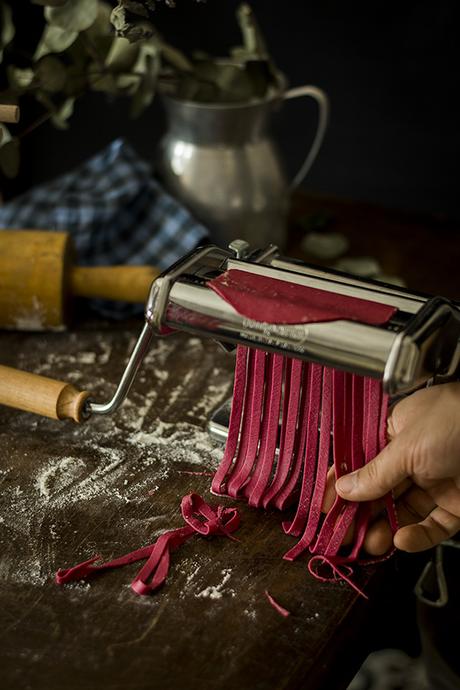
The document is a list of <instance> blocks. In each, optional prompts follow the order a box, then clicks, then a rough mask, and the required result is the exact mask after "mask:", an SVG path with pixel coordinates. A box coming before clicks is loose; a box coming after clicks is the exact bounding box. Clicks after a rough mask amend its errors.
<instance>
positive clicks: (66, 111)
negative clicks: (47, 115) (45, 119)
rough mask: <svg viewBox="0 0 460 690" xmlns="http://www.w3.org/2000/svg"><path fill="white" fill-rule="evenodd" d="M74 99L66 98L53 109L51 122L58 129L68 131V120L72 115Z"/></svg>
mask: <svg viewBox="0 0 460 690" xmlns="http://www.w3.org/2000/svg"><path fill="white" fill-rule="evenodd" d="M74 103H75V98H66V100H65V101H64V102H63V103H62V104H61V105H60V106H59V107H58V108H56V109H55V111H54V112H53V114H52V115H51V122H52V123H53V124H54V125H55V127H57V128H58V129H68V128H69V123H68V120H69V118H70V117H71V116H72V115H73V109H74Z"/></svg>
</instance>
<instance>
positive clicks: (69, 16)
mask: <svg viewBox="0 0 460 690" xmlns="http://www.w3.org/2000/svg"><path fill="white" fill-rule="evenodd" d="M97 15H98V0H67V2H66V3H65V5H62V7H47V8H46V9H45V18H46V20H47V21H48V23H49V24H50V25H51V26H58V27H59V28H60V29H64V30H65V31H78V32H79V31H85V29H89V27H90V26H91V24H93V23H94V22H95V21H96V18H97Z"/></svg>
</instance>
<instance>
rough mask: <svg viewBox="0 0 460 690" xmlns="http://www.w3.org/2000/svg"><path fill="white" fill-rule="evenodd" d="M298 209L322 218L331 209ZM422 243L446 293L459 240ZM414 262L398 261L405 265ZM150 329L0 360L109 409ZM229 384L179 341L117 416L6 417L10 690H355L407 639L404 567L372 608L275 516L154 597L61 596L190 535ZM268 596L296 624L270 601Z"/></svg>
mask: <svg viewBox="0 0 460 690" xmlns="http://www.w3.org/2000/svg"><path fill="white" fill-rule="evenodd" d="M302 203H304V207H303V209H302V212H305V213H306V214H308V213H315V212H316V210H317V209H318V208H320V209H321V208H322V207H323V206H324V204H325V203H326V202H325V201H324V200H319V201H317V200H308V199H307V200H303V201H302ZM309 204H310V205H309ZM315 204H316V205H315ZM318 204H319V206H318ZM331 204H332V205H333V204H336V205H335V206H331ZM329 208H332V209H333V211H332V212H333V215H334V218H335V220H334V223H336V224H337V225H338V226H339V227H340V228H341V230H345V231H347V230H346V226H347V221H345V220H344V221H341V216H340V213H341V212H343V213H344V217H348V216H347V214H348V213H349V211H348V206H347V205H346V204H345V205H342V206H340V203H339V202H330V204H329ZM378 213H379V212H378V211H376V210H374V215H375V223H376V224H377V226H378V218H380V216H379V215H378ZM350 215H353V214H351V211H350ZM353 217H354V216H353ZM340 223H341V225H340ZM353 227H355V226H353ZM373 227H376V225H375V224H374V226H373ZM391 227H392V224H391V223H388V228H389V229H391ZM349 229H350V236H353V232H355V230H353V228H352V226H351V225H350V228H349ZM295 232H296V231H295V230H294V235H293V236H294V237H295ZM298 232H300V230H299V231H298ZM385 232H386V231H385V229H384V228H383V227H382V226H378V233H377V231H376V235H375V237H374V240H373V244H372V247H373V246H374V244H375V246H377V245H378V244H379V243H380V244H382V246H383V247H386V241H385V242H383V240H382V237H381V235H382V233H383V234H385ZM400 232H401V236H402V235H403V229H402V227H401V230H400ZM406 236H407V235H406ZM426 237H427V238H429V243H430V244H429V245H428V244H427V246H426V254H425V265H422V264H423V261H421V259H420V255H418V259H417V260H418V262H419V266H420V271H421V275H422V278H421V279H420V280H421V282H423V287H425V289H433V288H432V286H433V284H434V285H435V283H436V279H435V278H434V277H433V273H434V269H433V271H431V270H430V269H431V267H435V268H436V272H437V275H438V276H439V280H440V285H441V287H442V289H444V286H445V278H446V275H445V271H446V269H445V268H443V267H448V266H450V265H451V264H450V262H452V261H454V259H453V257H452V251H451V250H452V247H455V248H456V247H457V244H458V243H457V241H456V242H455V243H453V244H452V246H450V245H449V246H450V250H449V252H444V251H443V243H442V241H441V240H440V238H439V235H437V236H431V235H429V234H427V235H426ZM367 239H368V238H367V236H366V238H365V239H363V243H365V242H367ZM413 241H414V242H415V238H414V240H413ZM427 241H428V239H427ZM388 242H389V243H390V244H391V243H394V242H395V238H394V235H391V237H390V239H388ZM398 246H399V247H400V249H398V252H396V250H395V249H394V248H393V249H391V247H390V248H388V261H387V263H388V264H390V263H391V262H390V260H389V257H390V256H391V257H393V259H392V261H393V260H394V261H396V259H395V257H397V256H399V252H401V253H404V251H406V250H405V249H404V248H403V243H402V242H400V243H399V245H398ZM372 247H371V246H370V245H369V250H368V249H367V246H366V251H365V252H362V253H371V252H370V249H372ZM293 251H294V253H296V248H295V246H293ZM456 252H457V254H456V257H457V258H456V260H457V262H458V259H459V258H460V257H459V251H458V249H456ZM355 253H356V252H355ZM358 253H359V252H358ZM373 253H374V254H376V252H375V251H374V252H373ZM381 258H382V257H381ZM382 260H383V262H384V263H385V260H386V259H385V256H383V258H382ZM410 265H411V263H410V261H409V262H406V260H404V261H403V259H401V269H403V268H404V267H405V266H410ZM457 265H458V264H457ZM385 270H388V271H393V270H394V268H393V266H391V265H388V266H385ZM400 272H402V273H403V275H404V271H402V270H401V271H400ZM414 275H415V274H414ZM430 280H431V283H430ZM443 280H444V282H443ZM425 282H428V283H430V285H425ZM415 287H418V286H415ZM451 287H453V286H452V285H451ZM440 290H441V288H440ZM434 291H437V290H436V289H435V290H434ZM446 292H448V290H446ZM139 328H140V322H139V323H129V324H124V325H123V326H120V325H114V324H109V323H106V322H102V321H97V322H91V323H89V324H86V325H82V324H80V325H79V326H78V327H77V328H76V330H75V329H74V330H72V331H71V332H66V333H54V334H18V333H6V332H2V333H1V334H0V361H1V362H2V363H3V364H7V365H14V366H18V367H22V368H25V369H29V370H32V371H35V372H37V373H43V374H45V375H49V376H52V377H54V378H62V379H63V380H68V381H71V382H74V383H75V384H76V385H78V386H79V387H86V388H89V389H90V390H91V392H92V394H93V396H94V398H95V399H99V400H101V401H103V400H105V399H107V398H108V397H109V396H110V394H111V393H112V392H113V390H114V386H115V383H116V382H117V380H118V378H119V376H120V374H121V372H122V368H123V365H124V363H125V360H126V357H127V354H128V352H129V351H130V349H131V347H132V344H133V338H134V337H135V336H136V335H137V330H138V329H139ZM231 372H232V360H231V357H229V356H226V355H225V354H224V353H222V352H221V351H220V350H218V348H217V347H216V346H215V345H214V344H213V343H211V342H207V343H202V342H200V341H199V340H197V339H195V338H190V337H186V336H184V335H176V336H172V337H171V338H170V339H166V340H159V341H157V342H156V343H155V344H154V346H153V348H152V351H151V353H150V354H149V356H148V359H147V362H146V363H145V366H144V368H143V370H142V372H141V374H140V376H139V377H138V379H137V382H136V385H135V388H134V390H133V391H132V393H131V394H130V397H129V400H128V402H127V403H126V404H125V406H124V407H123V408H122V409H121V410H120V411H119V412H117V413H116V414H115V415H113V416H111V417H105V418H103V417H99V418H93V419H91V420H90V421H88V422H87V423H86V424H85V425H83V426H81V427H77V426H76V425H73V424H71V423H58V422H53V421H51V420H46V419H41V418H38V417H34V416H32V415H27V414H24V413H20V412H17V411H13V410H8V409H6V408H0V449H1V455H0V457H1V460H0V480H1V487H2V491H1V496H0V535H1V556H0V574H1V579H2V587H1V589H0V610H1V612H2V613H1V621H2V625H1V627H0V662H1V663H0V685H1V687H2V688H5V690H10V689H11V690H13V689H14V690H15V689H16V688H22V689H26V688H33V689H34V690H41V689H43V690H45V688H46V690H54V689H56V690H57V689H59V690H61V689H62V688H64V687H65V688H66V690H90V689H94V690H96V689H97V690H100V689H101V688H106V689H107V690H118V689H121V688H123V689H129V690H182V689H187V690H198V689H200V690H201V688H209V689H210V690H211V689H212V690H230V689H232V690H234V689H235V688H238V689H239V690H269V689H270V690H272V689H273V690H300V688H307V687H308V688H309V689H310V690H312V689H313V690H314V689H315V688H318V689H319V688H323V689H326V688H327V690H333V689H335V688H342V687H345V685H346V682H347V680H349V678H350V677H351V676H352V674H353V672H354V671H356V669H357V668H358V665H359V663H360V662H361V661H362V659H363V658H364V656H365V655H366V654H367V653H368V651H369V650H370V649H371V648H372V645H373V644H375V636H376V633H377V632H379V631H380V632H381V631H382V630H383V629H388V630H391V627H390V624H391V623H393V625H394V626H395V627H396V628H397V627H398V624H399V623H398V621H400V618H401V616H402V615H403V613H402V609H401V601H402V600H403V599H404V597H405V596H406V594H407V590H405V589H404V586H403V584H402V583H403V580H404V578H403V577H402V573H401V570H399V572H397V566H398V561H392V562H390V563H387V564H385V565H384V566H381V567H378V568H376V569H374V570H373V571H364V572H362V573H360V574H359V575H358V581H359V583H360V584H361V585H363V586H364V587H365V588H366V590H367V591H368V593H369V595H370V602H365V601H364V600H362V599H361V598H359V597H358V596H357V595H356V594H355V592H354V591H353V590H351V589H350V588H349V587H348V586H347V585H345V584H344V583H334V584H323V583H321V582H318V581H316V580H314V579H313V578H312V577H311V576H310V575H309V574H308V572H307V569H306V563H305V560H301V561H299V562H296V563H286V562H284V561H283V560H282V559H281V557H282V555H283V553H284V552H285V551H286V550H287V549H288V547H289V546H290V545H291V544H292V543H293V540H292V539H291V538H290V537H288V536H286V535H284V534H283V532H282V530H281V527H280V522H281V520H280V516H279V514H276V513H264V512H261V511H254V510H251V509H248V508H247V507H246V506H245V505H244V504H239V509H240V511H241V515H242V525H241V528H240V530H239V534H238V536H239V538H240V539H241V542H240V543H234V542H231V541H230V540H226V539H223V538H214V539H212V540H211V539H210V540H206V539H203V538H201V537H194V538H193V539H192V540H190V541H189V542H188V543H187V544H186V545H184V546H183V547H182V548H181V549H180V550H179V551H177V552H176V553H174V554H173V556H172V565H171V570H170V574H169V577H168V580H167V582H166V584H165V586H164V587H163V589H162V590H161V591H159V592H157V593H155V594H154V595H153V596H150V597H138V596H136V595H134V594H133V592H132V591H131V589H130V588H129V583H130V581H131V579H132V577H133V576H134V574H135V572H137V569H138V566H137V565H134V566H128V567H125V568H122V569H120V570H118V571H113V572H110V573H107V574H104V575H102V576H100V577H97V578H94V579H93V580H91V581H90V582H87V583H83V582H79V583H76V584H73V585H68V586H65V587H62V588H60V587H58V586H57V585H55V584H54V582H53V576H54V573H55V571H56V570H57V568H58V567H68V566H70V565H74V564H75V563H77V562H79V561H81V560H84V559H86V558H88V557H90V556H92V555H93V554H96V553H101V554H102V555H103V557H104V558H110V557H112V556H116V555H120V554H123V553H126V552H128V551H130V550H132V549H135V548H138V547H139V546H142V545H145V544H148V543H151V542H152V541H154V540H155V538H156V537H157V536H158V535H159V534H161V533H162V532H163V531H165V530H168V529H171V528H175V527H179V526H181V525H182V524H183V522H182V519H181V516H180V511H179V504H180V499H181V498H182V496H183V495H185V494H187V493H189V492H191V491H196V492H198V493H201V494H202V495H203V496H204V497H205V498H207V499H208V500H212V498H211V496H210V495H209V483H210V478H209V476H202V475H200V474H193V473H196V472H198V473H199V472H202V471H209V472H211V471H212V470H213V469H214V468H215V467H216V465H217V463H218V461H219V458H220V456H221V452H222V451H221V448H219V447H216V446H215V445H213V443H212V442H211V441H210V440H209V438H208V435H207V432H206V420H207V418H208V417H209V414H210V413H211V412H212V410H213V409H214V408H215V407H216V406H217V405H218V404H219V403H220V402H222V401H223V400H224V399H225V398H226V397H227V396H228V395H229V393H230V390H231V379H232V375H231ZM214 500H216V499H214ZM219 500H220V502H222V503H224V504H226V505H230V504H231V503H232V502H230V501H228V500H225V499H219ZM265 590H268V591H269V592H270V593H271V594H272V595H273V596H274V597H275V598H276V599H277V600H278V601H279V602H280V603H281V604H282V605H283V606H285V607H286V608H287V609H289V610H290V611H291V616H290V617H288V618H282V617H281V616H280V615H279V614H278V613H277V612H276V611H275V610H274V609H273V608H272V607H271V606H270V605H269V603H268V601H267V599H266V598H265V596H264V591H265Z"/></svg>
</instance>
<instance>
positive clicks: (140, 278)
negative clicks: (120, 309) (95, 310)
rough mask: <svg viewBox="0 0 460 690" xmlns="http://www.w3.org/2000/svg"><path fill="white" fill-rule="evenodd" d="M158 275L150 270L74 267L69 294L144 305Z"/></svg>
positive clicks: (127, 267)
mask: <svg viewBox="0 0 460 690" xmlns="http://www.w3.org/2000/svg"><path fill="white" fill-rule="evenodd" d="M159 273H160V271H158V270H157V269H155V268H152V267H151V266H96V267H92V266H91V267H87V266H76V267H74V268H73V269H72V271H71V275H70V291H71V293H72V294H73V295H75V296H77V297H100V298H103V299H113V300H122V301H123V302H136V303H144V302H145V301H146V299H147V297H148V294H149V289H150V286H151V284H152V282H153V281H154V280H155V278H156V277H157V276H158V275H159Z"/></svg>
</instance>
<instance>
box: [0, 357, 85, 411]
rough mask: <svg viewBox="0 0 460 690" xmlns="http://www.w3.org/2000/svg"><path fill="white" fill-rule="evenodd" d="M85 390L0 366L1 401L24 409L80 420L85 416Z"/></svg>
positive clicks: (3, 403)
mask: <svg viewBox="0 0 460 690" xmlns="http://www.w3.org/2000/svg"><path fill="white" fill-rule="evenodd" d="M88 395H89V393H88V392H87V391H79V390H77V389H76V388H75V387H74V386H72V385H71V384H69V383H65V382H64V381H55V380H54V379H49V378H47V377H46V376H38V375H37V374H31V373H29V372H27V371H20V370H19V369H12V368H11V367H5V366H2V365H0V404H1V405H8V407H15V408H16V409H18V410H24V411H25V412H34V413H35V414H39V415H43V416H45V417H51V418H52V419H73V420H74V421H75V422H82V421H84V420H85V419H86V418H87V415H86V414H85V401H86V399H87V398H88Z"/></svg>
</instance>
